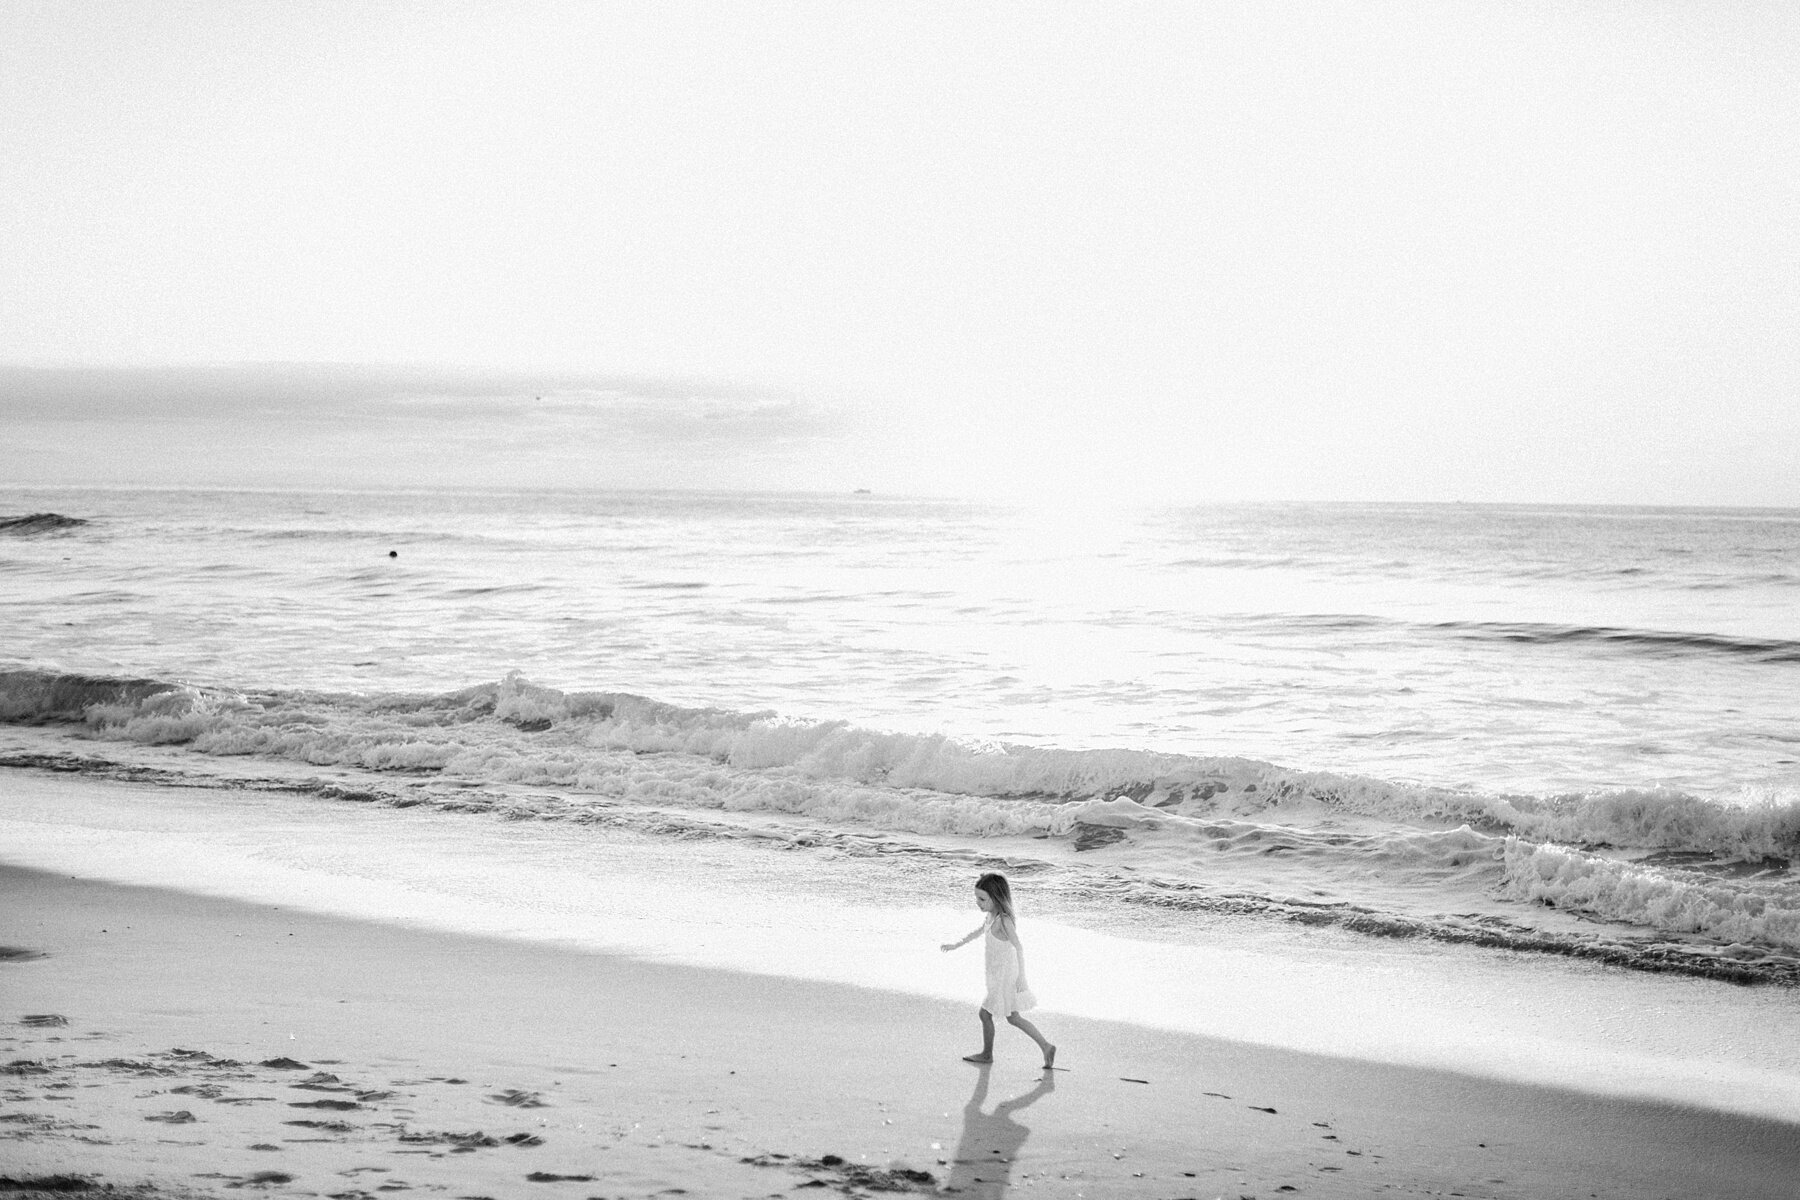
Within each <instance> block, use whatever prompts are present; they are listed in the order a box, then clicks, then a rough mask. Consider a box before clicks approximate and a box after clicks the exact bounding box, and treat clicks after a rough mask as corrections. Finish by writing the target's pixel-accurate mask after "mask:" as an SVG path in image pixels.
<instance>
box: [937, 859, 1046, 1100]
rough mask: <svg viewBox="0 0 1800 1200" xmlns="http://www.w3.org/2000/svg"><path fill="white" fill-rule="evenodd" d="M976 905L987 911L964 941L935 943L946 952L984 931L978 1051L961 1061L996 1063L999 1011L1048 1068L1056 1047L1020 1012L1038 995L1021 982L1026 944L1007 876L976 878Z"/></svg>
mask: <svg viewBox="0 0 1800 1200" xmlns="http://www.w3.org/2000/svg"><path fill="white" fill-rule="evenodd" d="M975 907H976V908H979V909H980V910H981V911H982V912H984V913H986V914H987V919H986V920H985V921H983V922H982V923H981V925H980V926H979V927H978V928H977V929H976V930H975V931H974V932H973V933H971V934H969V936H968V937H966V938H964V939H962V941H960V942H945V943H944V944H943V945H942V946H941V947H939V949H941V950H943V951H944V952H945V953H948V952H949V951H951V950H955V949H956V948H958V947H959V946H966V945H968V944H969V943H970V942H972V941H974V940H975V939H976V938H978V937H981V935H982V934H984V933H985V934H986V935H987V938H986V949H987V996H986V998H985V999H983V1000H982V1002H981V1053H980V1054H965V1055H964V1056H963V1061H964V1062H972V1063H991V1062H993V1061H994V1016H995V1014H998V1015H1000V1016H1003V1017H1005V1018H1006V1022H1007V1024H1009V1025H1011V1026H1012V1027H1013V1028H1015V1029H1018V1030H1020V1031H1021V1032H1023V1033H1024V1034H1025V1036H1026V1037H1029V1038H1030V1039H1031V1040H1032V1041H1034V1042H1036V1043H1037V1044H1038V1049H1039V1050H1042V1051H1043V1052H1044V1069H1045V1070H1046V1071H1048V1070H1050V1069H1051V1068H1053V1067H1054V1066H1055V1065H1056V1047H1055V1046H1053V1045H1051V1044H1050V1042H1049V1041H1047V1040H1045V1038H1044V1035H1043V1034H1041V1033H1039V1032H1038V1029H1037V1026H1036V1025H1033V1024H1032V1023H1031V1022H1030V1021H1027V1020H1026V1019H1025V1018H1024V1017H1022V1016H1020V1015H1019V1014H1020V1013H1021V1012H1024V1011H1026V1010H1027V1009H1032V1008H1036V1007H1037V999H1036V997H1034V996H1033V995H1032V994H1031V987H1030V985H1029V984H1027V983H1026V982H1025V947H1024V945H1023V944H1022V943H1021V942H1020V941H1019V923H1018V921H1017V920H1016V919H1015V918H1014V915H1013V902H1012V888H1011V887H1009V886H1008V885H1007V882H1006V876H1004V875H996V874H994V873H993V872H991V871H990V872H989V873H988V874H986V875H983V876H982V877H981V878H980V879H977V880H976V881H975Z"/></svg>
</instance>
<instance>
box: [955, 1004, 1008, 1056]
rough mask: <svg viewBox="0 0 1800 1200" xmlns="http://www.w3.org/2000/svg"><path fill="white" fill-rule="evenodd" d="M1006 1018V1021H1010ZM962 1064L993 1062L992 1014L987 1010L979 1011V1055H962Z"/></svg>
mask: <svg viewBox="0 0 1800 1200" xmlns="http://www.w3.org/2000/svg"><path fill="white" fill-rule="evenodd" d="M1011 1019H1012V1018H1011V1017H1008V1018H1007V1020H1011ZM963 1061H964V1062H972V1063H991V1062H993V1061H994V1014H993V1013H991V1012H989V1011H988V1010H987V1009H985V1008H984V1009H982V1010H981V1053H980V1054H965V1055H963Z"/></svg>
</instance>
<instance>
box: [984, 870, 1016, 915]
mask: <svg viewBox="0 0 1800 1200" xmlns="http://www.w3.org/2000/svg"><path fill="white" fill-rule="evenodd" d="M975 886H976V887H977V888H979V889H981V890H982V891H984V892H986V893H987V894H988V895H989V896H990V897H991V898H992V899H993V901H994V912H995V913H996V914H998V915H999V916H1001V917H1004V918H1005V919H1006V920H1008V921H1010V920H1012V919H1013V902H1012V886H1011V885H1010V884H1008V883H1007V882H1006V876H1004V875H997V874H995V873H994V872H992V871H989V872H988V873H987V874H986V875H983V876H982V877H981V878H980V879H977V880H976V881H975Z"/></svg>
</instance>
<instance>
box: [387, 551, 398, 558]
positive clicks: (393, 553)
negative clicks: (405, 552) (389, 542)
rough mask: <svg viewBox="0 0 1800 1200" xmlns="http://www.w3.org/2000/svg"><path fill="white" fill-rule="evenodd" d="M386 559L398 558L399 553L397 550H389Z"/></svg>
mask: <svg viewBox="0 0 1800 1200" xmlns="http://www.w3.org/2000/svg"><path fill="white" fill-rule="evenodd" d="M388 557H389V558H399V557H400V552H399V551H398V550H389V551H388Z"/></svg>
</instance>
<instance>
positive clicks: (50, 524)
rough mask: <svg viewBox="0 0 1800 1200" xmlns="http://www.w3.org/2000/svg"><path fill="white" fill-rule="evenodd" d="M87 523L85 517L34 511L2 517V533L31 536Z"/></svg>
mask: <svg viewBox="0 0 1800 1200" xmlns="http://www.w3.org/2000/svg"><path fill="white" fill-rule="evenodd" d="M87 523H88V522H87V519H86V518H84V517H65V516H63V515H62V514H61V513H53V512H40V513H32V514H30V515H29V516H24V517H0V534H10V535H12V536H14V537H29V536H31V535H32V534H37V533H63V532H66V531H67V530H70V529H77V528H79V527H81V526H83V525H86V524H87Z"/></svg>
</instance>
